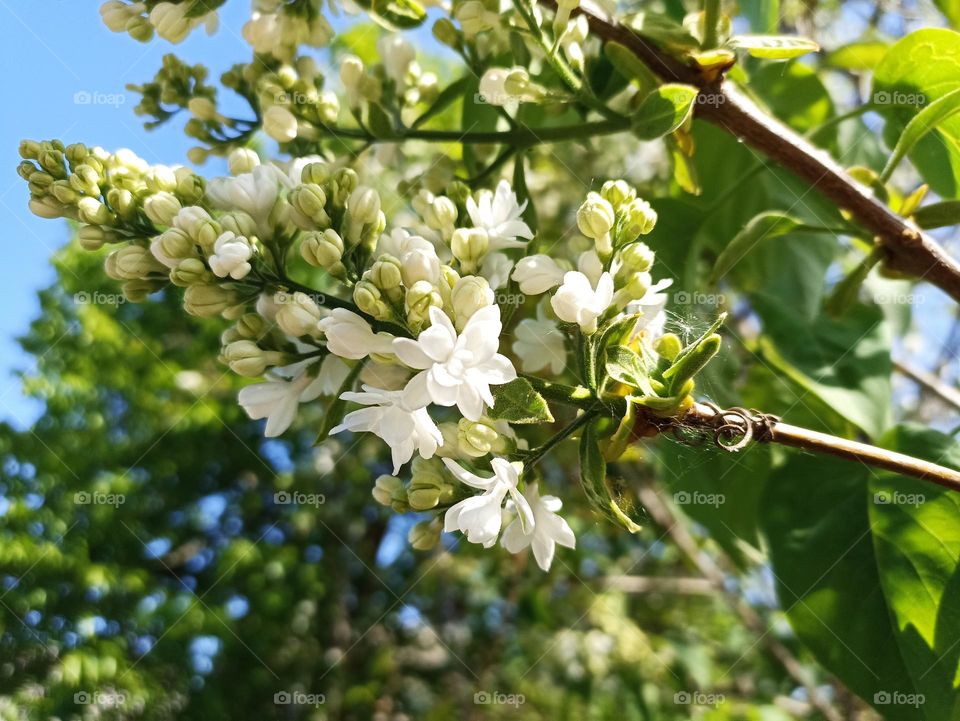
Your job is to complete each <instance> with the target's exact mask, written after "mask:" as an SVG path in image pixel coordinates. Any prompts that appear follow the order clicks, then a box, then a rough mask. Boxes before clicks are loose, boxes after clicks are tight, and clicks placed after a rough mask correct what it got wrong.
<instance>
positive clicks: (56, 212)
mask: <svg viewBox="0 0 960 721" xmlns="http://www.w3.org/2000/svg"><path fill="white" fill-rule="evenodd" d="M28 206H29V207H30V212H31V213H33V214H34V215H36V216H39V217H41V218H47V219H53V218H66V217H71V216H70V215H69V213H70V211H71V208H70V207H69V206H66V205H64V204H63V203H61V202H60V201H59V200H57V199H56V198H54V197H51V196H46V197H41V198H30V201H29V203H28Z"/></svg>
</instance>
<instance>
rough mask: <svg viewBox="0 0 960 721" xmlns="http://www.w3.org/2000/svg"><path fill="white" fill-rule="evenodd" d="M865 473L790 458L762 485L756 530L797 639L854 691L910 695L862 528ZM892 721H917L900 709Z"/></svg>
mask: <svg viewBox="0 0 960 721" xmlns="http://www.w3.org/2000/svg"><path fill="white" fill-rule="evenodd" d="M870 473H871V471H870V469H868V468H867V467H866V466H863V465H861V464H859V463H854V462H850V461H843V460H838V459H833V458H828V457H826V456H806V455H797V456H795V457H793V458H792V459H791V460H790V461H789V463H787V465H786V466H784V467H783V468H782V469H781V470H779V471H777V472H774V473H773V474H772V475H771V476H770V478H769V479H768V481H767V484H766V491H765V493H764V497H763V502H762V506H763V509H764V510H763V513H762V514H761V517H760V524H761V529H762V531H763V535H764V537H765V538H766V541H767V545H768V547H769V549H770V557H771V560H772V562H773V574H774V577H775V578H776V585H777V595H778V596H779V599H780V605H781V607H782V608H784V609H785V612H786V615H787V618H788V619H789V621H790V625H791V626H792V627H793V630H794V632H795V633H796V634H797V637H798V638H799V639H800V640H801V641H802V642H803V643H804V645H805V646H807V647H808V648H809V649H810V650H811V651H812V652H813V654H814V655H815V656H816V658H817V660H818V661H819V662H820V663H821V664H822V665H823V666H824V667H825V668H826V669H827V670H828V671H829V672H830V673H832V674H834V675H836V676H837V677H838V678H839V679H840V680H841V681H842V682H843V684H844V685H845V686H846V687H847V688H849V689H850V690H851V691H853V692H854V693H856V694H857V695H859V696H860V697H861V698H863V699H864V700H865V701H867V702H870V703H872V702H873V701H874V699H875V698H877V699H879V700H883V697H882V696H878V695H877V694H884V693H885V694H889V695H890V696H891V697H892V696H893V695H894V694H903V695H909V694H913V693H915V686H914V685H913V683H912V682H911V680H910V677H909V675H908V673H907V669H906V666H905V665H904V660H903V657H902V655H901V653H900V649H899V646H898V644H897V638H896V636H897V634H896V630H895V629H894V628H893V627H892V625H891V615H890V614H891V609H890V607H889V605H888V604H887V602H886V600H885V598H884V595H883V589H882V587H881V583H880V574H879V571H878V570H877V557H876V553H875V551H874V544H873V539H872V538H871V533H870V520H869V518H868V515H867V514H868V511H867V504H868V493H869V491H868V484H867V478H868V476H869V475H870ZM881 710H882V713H883V714H884V717H885V718H887V719H890V720H892V721H900V720H901V719H903V720H904V721H907V719H916V718H917V715H916V710H915V709H914V708H912V707H910V706H906V705H903V704H889V705H885V706H884V707H883V708H882V709H881Z"/></svg>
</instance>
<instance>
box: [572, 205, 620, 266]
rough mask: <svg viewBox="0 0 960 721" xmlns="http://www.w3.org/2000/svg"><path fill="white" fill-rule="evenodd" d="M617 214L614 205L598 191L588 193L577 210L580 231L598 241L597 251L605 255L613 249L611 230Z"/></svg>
mask: <svg viewBox="0 0 960 721" xmlns="http://www.w3.org/2000/svg"><path fill="white" fill-rule="evenodd" d="M615 220H616V215H615V213H614V211H613V206H612V205H610V203H608V202H607V201H606V200H604V199H603V198H602V197H600V195H598V194H597V193H588V194H587V199H586V200H585V201H583V204H582V205H581V206H580V208H579V210H577V227H578V228H580V232H581V233H583V234H584V235H585V236H587V237H588V238H591V239H593V240H595V241H596V243H597V252H598V253H599V254H600V256H601V257H603V256H604V255H605V254H609V253H610V251H611V250H612V249H613V248H612V245H611V242H610V230H611V229H612V228H613V224H614V221H615Z"/></svg>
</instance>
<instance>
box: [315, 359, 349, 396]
mask: <svg viewBox="0 0 960 721" xmlns="http://www.w3.org/2000/svg"><path fill="white" fill-rule="evenodd" d="M349 375H350V366H348V365H347V364H346V363H344V362H343V361H342V360H341V359H340V358H338V357H337V356H335V355H333V354H332V353H331V354H330V355H328V356H326V357H325V358H324V359H323V362H321V363H320V374H319V375H318V376H317V383H318V385H319V386H320V395H322V396H335V395H336V394H337V392H338V391H339V390H340V387H341V386H342V385H343V382H344V381H345V380H347V377H348V376H349Z"/></svg>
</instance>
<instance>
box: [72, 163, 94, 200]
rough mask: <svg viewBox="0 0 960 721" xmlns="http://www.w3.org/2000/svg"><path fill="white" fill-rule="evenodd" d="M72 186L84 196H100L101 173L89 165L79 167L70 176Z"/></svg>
mask: <svg viewBox="0 0 960 721" xmlns="http://www.w3.org/2000/svg"><path fill="white" fill-rule="evenodd" d="M70 185H72V186H73V187H74V188H76V190H77V191H79V192H81V193H83V194H84V195H92V196H94V197H96V196H99V195H100V173H98V172H97V171H96V170H94V169H93V168H92V167H90V166H89V165H78V166H77V168H76V170H74V171H73V174H72V175H71V176H70Z"/></svg>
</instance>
